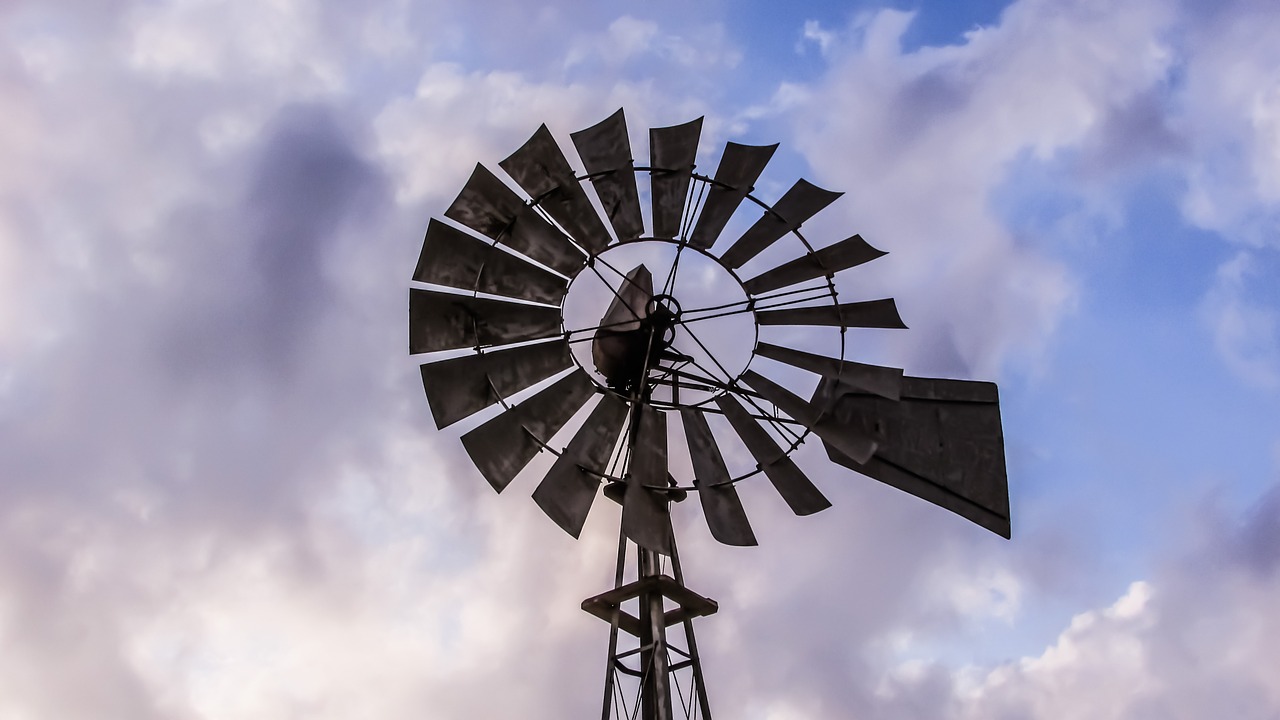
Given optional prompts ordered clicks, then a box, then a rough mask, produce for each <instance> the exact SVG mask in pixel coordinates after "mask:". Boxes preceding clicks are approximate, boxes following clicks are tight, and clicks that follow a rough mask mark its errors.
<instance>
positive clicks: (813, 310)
mask: <svg viewBox="0 0 1280 720" xmlns="http://www.w3.org/2000/svg"><path fill="white" fill-rule="evenodd" d="M756 322H758V323H760V324H761V325H830V326H834V327H843V328H851V327H860V328H899V329H905V328H906V327H907V326H906V324H905V323H903V322H902V316H901V315H899V314H898V306H897V304H896V303H894V301H893V298H885V299H883V300H866V301H863V302H851V303H842V304H840V305H819V306H817V307H804V308H783V309H781V310H760V311H758V312H756Z"/></svg>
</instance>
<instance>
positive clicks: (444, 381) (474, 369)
mask: <svg viewBox="0 0 1280 720" xmlns="http://www.w3.org/2000/svg"><path fill="white" fill-rule="evenodd" d="M572 364H573V361H572V360H570V359H569V343H568V342H567V341H565V340H559V341H551V342H544V343H536V344H533V345H517V346H516V347H512V348H503V349H501V350H494V351H492V352H484V353H480V354H477V355H463V356H461V357H455V358H450V359H448V360H442V361H440V362H435V363H428V364H426V365H423V366H422V386H423V388H424V389H425V390H426V393H427V403H428V404H429V405H430V406H431V415H432V417H434V418H435V421H436V427H438V428H445V427H448V426H449V425H452V424H453V423H455V422H457V421H459V420H461V419H463V418H466V417H469V416H471V415H474V414H475V413H478V412H480V411H481V410H483V409H485V408H487V407H489V406H490V405H492V404H494V403H496V402H498V399H499V396H501V397H504V398H505V397H510V396H511V395H514V394H515V393H518V392H520V391H521V390H523V389H525V388H527V387H529V386H530V385H533V384H534V383H536V382H538V381H540V380H545V379H546V378H549V377H551V376H552V375H555V374H556V373H558V372H560V371H561V370H564V369H566V368H568V367H569V366H571V365H572Z"/></svg>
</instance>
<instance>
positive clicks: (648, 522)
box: [622, 403, 671, 555]
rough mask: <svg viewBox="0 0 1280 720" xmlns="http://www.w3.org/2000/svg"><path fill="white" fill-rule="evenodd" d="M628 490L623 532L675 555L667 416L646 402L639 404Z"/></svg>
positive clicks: (625, 496)
mask: <svg viewBox="0 0 1280 720" xmlns="http://www.w3.org/2000/svg"><path fill="white" fill-rule="evenodd" d="M635 409H636V413H635V415H634V416H633V420H632V422H635V423H637V425H636V427H635V428H634V430H635V443H634V444H633V445H632V446H631V463H630V468H629V470H630V472H629V473H628V474H627V490H626V494H625V495H623V498H622V532H623V533H625V534H626V536H627V537H628V538H631V541H632V542H634V543H635V544H637V545H639V546H640V547H643V548H647V549H649V550H652V551H654V552H658V553H662V554H663V555H670V554H671V515H670V512H669V507H668V503H667V495H666V493H665V491H663V490H661V489H659V490H653V489H651V488H667V487H669V485H668V482H669V481H668V479H667V416H666V415H665V414H664V413H663V412H662V411H661V410H655V409H653V407H652V406H650V405H648V404H646V403H640V404H639V405H637V406H636V408H635Z"/></svg>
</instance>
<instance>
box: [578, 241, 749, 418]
mask: <svg viewBox="0 0 1280 720" xmlns="http://www.w3.org/2000/svg"><path fill="white" fill-rule="evenodd" d="M595 267H596V270H591V269H587V270H584V271H583V272H581V273H579V274H578V275H577V277H575V278H574V280H573V282H572V283H571V284H570V286H569V290H568V293H567V298H566V300H565V303H564V318H565V326H566V327H567V328H571V329H572V328H599V331H598V332H595V333H594V335H595V337H592V336H590V335H587V336H585V337H584V338H583V340H588V339H589V340H591V342H574V343H573V344H572V346H571V349H572V352H573V354H574V357H575V358H576V359H577V362H578V365H580V366H581V367H582V368H583V369H584V370H587V371H588V373H589V374H590V375H591V376H592V377H593V379H594V380H596V382H597V384H598V385H600V386H602V387H604V388H608V389H610V390H613V391H614V392H618V393H621V394H623V395H628V396H629V394H630V391H631V390H634V389H635V388H637V387H640V386H641V385H642V383H641V382H640V380H641V378H642V377H644V378H647V379H648V382H647V383H644V385H645V387H646V388H647V389H648V391H649V392H651V393H652V395H651V397H653V398H654V399H656V400H658V401H659V402H672V401H675V400H678V401H679V402H681V403H698V402H703V401H709V400H710V399H711V398H713V397H714V396H715V395H717V394H720V393H721V392H723V388H721V387H716V386H713V385H712V384H711V383H707V382H704V381H703V379H707V378H715V379H717V380H720V381H721V384H723V381H724V380H725V379H727V378H737V377H739V376H740V375H741V373H742V372H743V371H744V370H745V369H746V368H747V365H748V364H749V363H750V361H751V356H752V351H753V349H754V348H755V344H756V340H757V328H756V325H755V322H754V320H753V318H752V316H751V313H750V312H743V311H744V310H745V309H746V308H747V306H748V303H749V302H750V297H749V296H748V294H747V292H746V291H745V290H744V289H743V287H742V284H741V282H739V280H738V279H736V278H735V277H734V275H733V274H732V273H730V272H729V271H727V270H726V269H725V268H724V267H723V266H721V265H720V264H719V263H718V262H717V261H716V260H715V258H714V257H712V256H709V255H708V254H707V253H706V252H704V251H702V250H699V249H697V248H693V247H689V246H687V245H686V246H684V247H681V244H680V243H679V242H678V241H675V240H663V239H642V240H634V241H630V242H627V243H622V244H618V245H614V246H613V247H610V248H609V249H607V250H605V251H604V252H603V253H601V254H600V256H598V257H597V259H596V263H595ZM597 271H598V272H597ZM633 275H634V277H633ZM620 298H622V299H621V300H620ZM576 337H578V336H576V335H575V338H576ZM676 383H679V389H678V390H675V393H676V395H678V397H675V398H673V397H672V392H673V389H674V388H675V384H676Z"/></svg>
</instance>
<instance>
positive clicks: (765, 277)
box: [742, 235, 888, 295]
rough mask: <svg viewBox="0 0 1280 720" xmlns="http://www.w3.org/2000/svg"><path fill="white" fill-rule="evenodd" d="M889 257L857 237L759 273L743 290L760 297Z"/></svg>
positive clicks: (746, 283) (744, 284) (744, 285)
mask: <svg viewBox="0 0 1280 720" xmlns="http://www.w3.org/2000/svg"><path fill="white" fill-rule="evenodd" d="M887 254H888V253H886V252H885V251H883V250H877V249H875V248H873V247H871V246H870V245H868V244H867V241H866V240H863V239H862V236H861V235H854V236H853V237H850V238H845V239H844V240H841V241H840V242H838V243H835V244H834V245H829V246H827V247H824V248H822V249H821V250H816V251H814V252H813V253H810V254H806V255H804V256H803V257H798V258H796V259H795V260H792V261H791V262H787V263H783V264H782V265H779V266H778V267H776V268H773V269H772V270H767V271H765V272H763V273H760V274H759V275H757V276H756V277H753V278H751V279H750V280H748V281H746V282H745V283H743V284H742V287H744V288H745V289H746V291H747V292H749V293H751V294H752V295H759V294H761V293H766V292H769V291H770V290H778V289H780V288H784V287H787V286H789V285H795V284H797V283H802V282H804V281H805V280H813V279H814V278H820V277H824V276H825V277H830V276H832V275H835V274H836V273H838V272H840V271H841V270H847V269H849V268H851V267H855V266H857V265H861V264H863V263H865V262H870V261H872V260H875V259H876V258H878V257H883V256H884V255H887Z"/></svg>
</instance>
